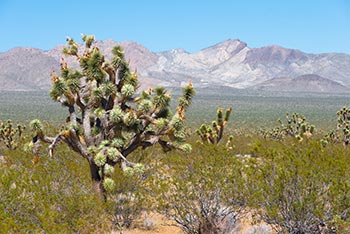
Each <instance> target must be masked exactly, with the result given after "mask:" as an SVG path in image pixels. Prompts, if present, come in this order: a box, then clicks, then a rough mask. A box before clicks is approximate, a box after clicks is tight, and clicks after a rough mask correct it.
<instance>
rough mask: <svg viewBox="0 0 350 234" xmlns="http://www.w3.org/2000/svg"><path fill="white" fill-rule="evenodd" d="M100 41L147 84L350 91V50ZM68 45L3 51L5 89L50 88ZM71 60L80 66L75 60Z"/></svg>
mask: <svg viewBox="0 0 350 234" xmlns="http://www.w3.org/2000/svg"><path fill="white" fill-rule="evenodd" d="M96 43H97V46H99V47H100V49H101V50H102V51H104V52H105V53H106V57H107V58H108V57H111V53H110V51H111V50H112V48H113V47H114V46H115V45H117V44H119V45H121V46H122V47H123V48H124V51H125V55H126V58H127V59H128V60H129V61H130V66H131V67H132V68H133V69H137V72H138V74H139V77H140V81H141V85H142V86H144V87H148V86H156V85H163V86H166V87H179V86H182V85H183V84H184V83H187V82H188V81H189V80H191V81H192V83H193V84H194V86H195V87H198V88H207V87H221V86H225V87H232V88H239V89H253V90H269V91H296V92H299V91H305V92H347V91H348V89H349V87H350V55H349V54H342V53H323V54H310V53H304V52H302V51H300V50H296V49H287V48H283V47H280V46H265V47H261V48H250V47H248V46H247V44H246V43H245V42H242V41H240V40H238V39H235V40H231V39H230V40H226V41H223V42H221V43H218V44H216V45H213V46H210V47H208V48H205V49H202V50H200V51H198V52H195V53H189V52H187V51H185V50H184V49H173V50H169V51H163V52H152V51H150V50H148V49H147V48H145V47H144V46H142V45H140V44H138V43H136V42H132V41H124V42H120V43H118V42H115V41H114V40H104V41H97V42H96ZM62 48H63V45H58V46H56V47H55V48H53V49H52V50H48V51H44V50H40V49H36V48H29V47H25V48H24V47H17V48H13V49H11V50H9V51H7V52H3V53H0V84H1V85H0V90H22V91H26V90H40V89H42V90H47V89H49V88H50V85H51V84H50V82H51V80H50V73H51V71H52V70H56V71H59V64H60V59H61V56H62ZM67 60H68V64H69V65H71V66H73V67H76V66H78V63H77V61H75V60H74V59H71V58H70V59H67Z"/></svg>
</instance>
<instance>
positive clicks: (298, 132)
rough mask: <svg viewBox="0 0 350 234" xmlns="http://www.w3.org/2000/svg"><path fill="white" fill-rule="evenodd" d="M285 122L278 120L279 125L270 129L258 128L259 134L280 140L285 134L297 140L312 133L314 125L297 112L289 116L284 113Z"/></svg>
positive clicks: (308, 136) (301, 139)
mask: <svg viewBox="0 0 350 234" xmlns="http://www.w3.org/2000/svg"><path fill="white" fill-rule="evenodd" d="M286 121H287V122H286V124H284V123H283V122H282V120H278V122H279V124H280V126H278V127H275V128H272V129H270V130H260V134H261V135H263V137H264V138H271V139H275V140H282V139H284V137H285V136H291V137H295V138H296V139H297V140H299V141H303V139H304V137H306V138H310V137H311V136H312V134H313V133H314V130H315V126H314V125H312V124H310V123H309V122H307V121H306V119H305V117H304V116H303V115H301V114H298V113H293V115H292V116H289V114H288V113H286Z"/></svg>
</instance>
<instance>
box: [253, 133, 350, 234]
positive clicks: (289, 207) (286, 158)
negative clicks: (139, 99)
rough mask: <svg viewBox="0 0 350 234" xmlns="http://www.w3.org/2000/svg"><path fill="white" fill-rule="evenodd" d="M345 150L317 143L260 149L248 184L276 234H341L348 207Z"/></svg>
mask: <svg viewBox="0 0 350 234" xmlns="http://www.w3.org/2000/svg"><path fill="white" fill-rule="evenodd" d="M349 153H350V152H349V151H348V150H344V149H342V147H339V146H334V145H333V146H332V147H329V148H327V149H324V148H322V146H321V145H320V144H319V142H318V141H310V142H303V143H302V144H300V142H297V141H295V140H294V141H292V140H291V141H288V142H287V144H282V143H274V144H271V145H268V144H263V145H262V146H261V148H259V150H258V152H257V155H259V157H260V160H261V162H260V166H259V167H258V170H257V171H256V173H255V174H253V175H254V177H253V178H252V180H253V181H254V183H253V184H251V186H252V189H254V190H256V191H260V196H257V197H256V199H257V200H256V208H257V210H259V211H260V216H261V218H262V219H263V221H265V222H267V223H268V224H271V225H272V226H273V227H274V228H275V229H276V231H277V232H278V233H305V234H317V233H345V232H343V231H344V230H347V229H346V228H349V226H350V223H349V220H348V219H349V218H348V210H349V208H350V203H349V202H350V196H349V194H348V188H349V185H350V179H349V178H350V177H349V172H350V170H349V169H350V166H349V158H348V155H349Z"/></svg>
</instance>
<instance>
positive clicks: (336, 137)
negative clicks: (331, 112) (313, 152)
mask: <svg viewBox="0 0 350 234" xmlns="http://www.w3.org/2000/svg"><path fill="white" fill-rule="evenodd" d="M337 116H338V118H337V122H338V123H337V128H336V129H335V130H333V131H330V132H329V133H328V134H327V135H326V136H325V137H324V138H323V139H321V144H322V145H323V146H326V145H327V144H328V143H329V142H334V143H336V142H342V143H343V144H344V146H347V145H349V143H350V109H349V108H348V107H343V108H341V109H340V110H339V111H337Z"/></svg>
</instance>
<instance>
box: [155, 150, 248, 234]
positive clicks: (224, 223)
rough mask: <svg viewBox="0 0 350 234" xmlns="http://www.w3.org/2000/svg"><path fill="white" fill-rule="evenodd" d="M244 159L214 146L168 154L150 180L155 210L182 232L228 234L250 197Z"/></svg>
mask: <svg viewBox="0 0 350 234" xmlns="http://www.w3.org/2000/svg"><path fill="white" fill-rule="evenodd" d="M246 160H247V159H243V158H238V157H235V156H234V155H232V154H230V153H229V152H228V151H227V150H226V148H225V147H218V146H216V145H202V144H197V145H195V148H194V150H193V151H192V152H191V153H188V154H180V153H170V154H169V155H167V157H165V158H164V159H163V160H162V162H163V164H161V165H160V166H159V168H158V174H157V175H155V177H154V178H155V182H154V183H153V184H154V185H155V187H156V188H155V189H154V191H157V192H158V197H157V200H158V202H159V206H158V211H159V212H161V213H164V214H165V215H166V216H167V217H169V218H171V219H173V220H174V221H176V222H177V224H178V225H179V227H180V228H181V229H182V230H183V231H184V232H185V233H229V232H231V231H232V230H233V229H234V228H235V223H236V221H237V220H238V219H239V218H240V217H242V216H243V215H244V214H245V208H246V207H247V205H248V202H249V198H250V196H251V193H250V192H249V191H248V189H247V188H248V184H249V183H250V182H249V178H250V177H249V176H247V175H248V174H250V173H252V168H250V167H249V162H247V161H246ZM248 161H249V160H248Z"/></svg>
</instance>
